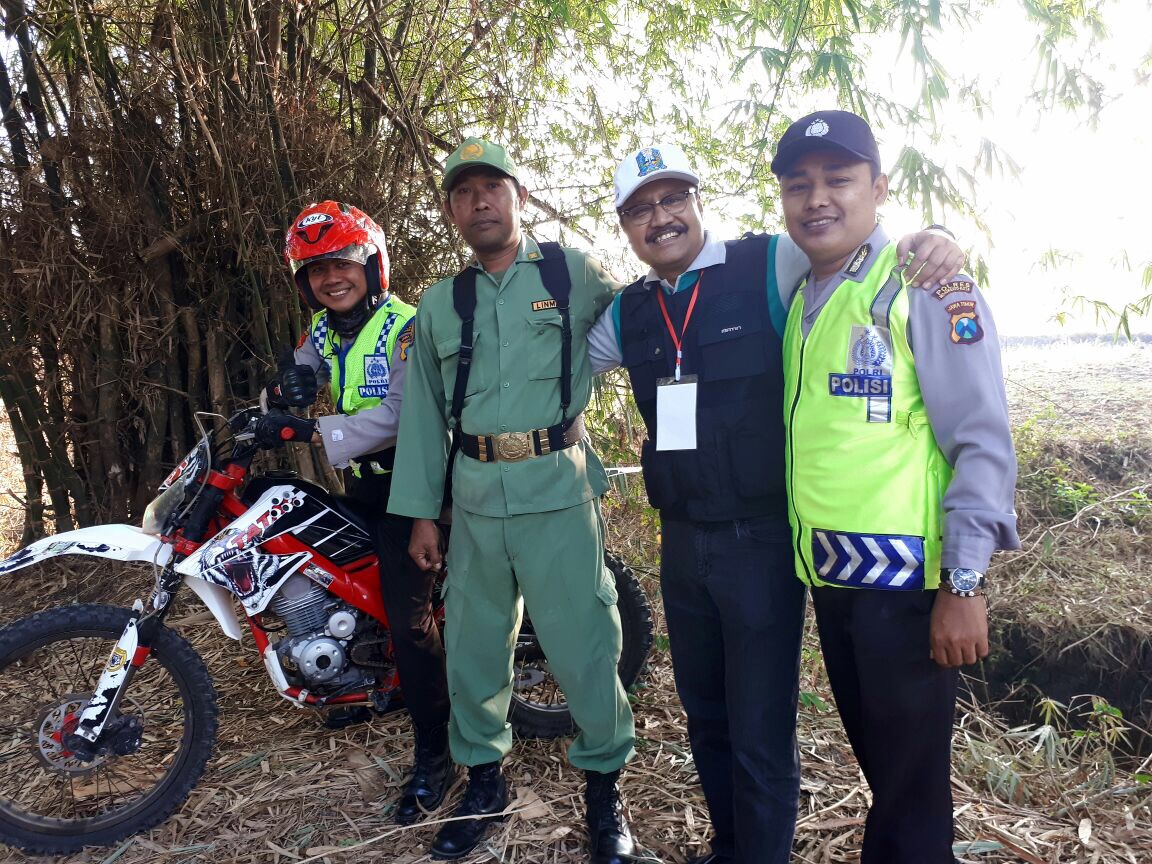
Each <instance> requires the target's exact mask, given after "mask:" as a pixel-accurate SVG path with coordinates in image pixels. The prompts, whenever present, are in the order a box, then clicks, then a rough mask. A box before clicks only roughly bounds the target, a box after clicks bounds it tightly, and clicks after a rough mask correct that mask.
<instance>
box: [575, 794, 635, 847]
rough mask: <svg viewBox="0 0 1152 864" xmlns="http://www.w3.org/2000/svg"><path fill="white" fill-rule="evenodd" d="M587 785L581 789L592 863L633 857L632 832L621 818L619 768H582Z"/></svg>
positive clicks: (622, 817)
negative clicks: (604, 771)
mask: <svg viewBox="0 0 1152 864" xmlns="http://www.w3.org/2000/svg"><path fill="white" fill-rule="evenodd" d="M584 775H585V776H586V777H587V778H588V788H587V789H585V790H584V803H585V804H586V805H587V808H588V810H587V814H588V816H587V818H588V847H589V849H590V850H591V852H592V857H591V864H626V862H630V861H632V850H633V849H634V848H635V844H634V843H633V842H632V832H631V831H629V830H628V823H627V822H625V821H624V805H623V803H621V801H620V791H619V789H617V787H616V784H617V782H618V781H619V779H620V772H619V771H613V772H612V773H611V774H601V773H600V772H598V771H585V772H584Z"/></svg>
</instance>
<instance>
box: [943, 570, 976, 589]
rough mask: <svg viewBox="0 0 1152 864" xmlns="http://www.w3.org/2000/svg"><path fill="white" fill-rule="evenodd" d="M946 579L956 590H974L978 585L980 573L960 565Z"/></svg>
mask: <svg viewBox="0 0 1152 864" xmlns="http://www.w3.org/2000/svg"><path fill="white" fill-rule="evenodd" d="M948 581H949V582H950V583H951V584H952V587H953V588H955V589H956V590H957V591H975V590H976V589H977V588H978V587H980V574H979V573H977V572H976V571H975V570H969V569H968V568H966V567H962V568H958V569H956V570H953V571H952V574H951V576H949V577H948Z"/></svg>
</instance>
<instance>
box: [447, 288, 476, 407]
mask: <svg viewBox="0 0 1152 864" xmlns="http://www.w3.org/2000/svg"><path fill="white" fill-rule="evenodd" d="M452 306H453V307H454V308H455V309H456V314H457V315H458V316H459V317H460V358H459V362H458V363H457V365H456V385H455V387H453V388H452V419H454V420H455V421H456V428H457V429H459V428H460V414H461V412H463V410H464V393H465V391H466V390H467V389H468V376H469V375H470V374H471V372H472V341H473V340H472V322H473V316H474V315H475V313H476V268H475V267H466V268H465V269H464V271H463V272H461V273H457V274H456V278H455V279H453V280H452Z"/></svg>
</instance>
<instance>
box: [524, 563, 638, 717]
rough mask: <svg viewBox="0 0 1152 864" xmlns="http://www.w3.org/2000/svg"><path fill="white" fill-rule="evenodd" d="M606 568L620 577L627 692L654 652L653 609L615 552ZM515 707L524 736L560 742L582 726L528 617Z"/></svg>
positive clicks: (623, 680)
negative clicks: (572, 710) (650, 652)
mask: <svg viewBox="0 0 1152 864" xmlns="http://www.w3.org/2000/svg"><path fill="white" fill-rule="evenodd" d="M604 566H605V567H607V568H608V569H609V570H611V571H612V575H613V576H614V577H615V578H616V594H617V596H618V599H617V602H616V610H617V612H619V614H620V631H621V636H622V639H623V645H622V647H621V651H620V662H619V663H618V664H617V666H616V670H617V673H618V674H619V676H620V683H621V684H622V685H624V689H625V690H627V689H628V688H629V687H631V686H632V685H633V684H635V683H636V682H637V680H639V678H640V675H641V673H642V672H643V671H644V664H645V662H646V661H647V659H648V651H649V650H650V649H651V648H652V608H651V606H649V604H648V597H647V596H646V595H645V594H644V589H643V588H642V587H641V585H640V582H639V580H638V579H637V578H636V574H634V573H633V572H632V570H631V569H630V568H629V567H628V566H627V565H626V564H625V563H624V562H623V561H621V560H620V559H619V558H618V557H616V556H615V555H614V554H612V553H611V552H605V554H604ZM513 676H514V679H513V684H512V688H513V689H512V704H511V706H510V708H509V711H508V721H509V722H510V723H511V724H512V729H513V731H514V732H515V733H516V734H517V735H518V736H520V737H521V738H559V737H561V736H564V735H572V734H574V733H575V731H576V725H575V723H573V722H572V714H571V712H570V711H569V710H568V701H567V700H566V699H565V698H564V691H563V690H561V689H560V685H559V684H557V683H556V679H555V678H554V677H553V675H552V673H551V672H550V671H549V669H548V658H547V657H545V656H544V652H543V651H542V650H541V649H540V647H539V644H538V643H537V641H536V634H535V631H534V630H533V629H532V621H531V620H530V619H529V618H528V616H527V615H525V616H524V622H523V624H522V625H521V627H520V633H519V634H518V635H517V637H516V661H515V667H514V669H513Z"/></svg>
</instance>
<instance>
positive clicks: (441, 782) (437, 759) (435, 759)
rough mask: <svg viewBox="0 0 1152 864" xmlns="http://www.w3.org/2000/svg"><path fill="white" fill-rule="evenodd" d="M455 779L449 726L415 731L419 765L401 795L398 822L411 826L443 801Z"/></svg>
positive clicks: (413, 770) (413, 768)
mask: <svg viewBox="0 0 1152 864" xmlns="http://www.w3.org/2000/svg"><path fill="white" fill-rule="evenodd" d="M451 780H452V759H451V757H450V756H449V755H448V727H447V726H435V727H432V728H430V729H420V728H419V727H417V729H416V764H415V765H413V766H412V776H411V777H410V778H409V780H408V782H407V783H406V784H405V786H404V790H403V791H402V792H401V793H400V803H399V804H397V805H396V815H395V817H394V818H395V820H396V822H398V823H399V824H400V825H411V824H412V823H413V822H415V821H416V820H417V819H419V818H420V817H421V816H423V815H424V814H425V813H427V812H428V811H430V810H435V809H436V808H437V807H439V806H440V803H441V802H442V801H443V800H444V794H445V793H446V792H447V791H448V785H449V783H450V782H451Z"/></svg>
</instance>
